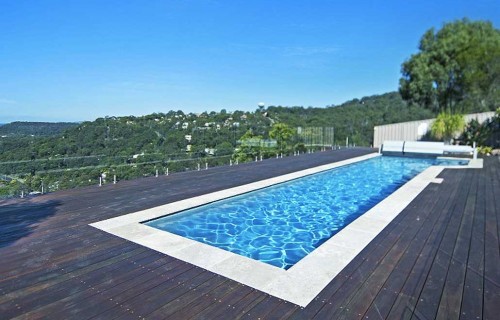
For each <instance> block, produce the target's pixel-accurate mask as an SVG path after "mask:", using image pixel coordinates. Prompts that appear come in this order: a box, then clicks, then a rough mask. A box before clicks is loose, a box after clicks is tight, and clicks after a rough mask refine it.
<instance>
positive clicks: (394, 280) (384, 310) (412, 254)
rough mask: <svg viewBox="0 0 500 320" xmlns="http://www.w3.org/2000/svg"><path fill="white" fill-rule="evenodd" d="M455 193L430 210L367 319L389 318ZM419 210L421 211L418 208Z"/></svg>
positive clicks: (434, 187) (435, 187) (454, 191)
mask: <svg viewBox="0 0 500 320" xmlns="http://www.w3.org/2000/svg"><path fill="white" fill-rule="evenodd" d="M438 190H439V187H438V186H437V185H430V186H429V187H428V189H427V190H426V192H429V193H430V194H433V193H434V192H438ZM455 193H456V189H455V188H454V189H453V190H452V192H451V193H450V197H449V198H448V199H447V201H438V202H437V203H434V205H433V207H432V208H430V210H429V211H430V212H429V213H430V214H429V215H428V216H427V219H426V220H425V224H424V225H423V226H422V228H420V230H419V231H418V232H417V234H416V235H415V238H414V239H413V240H412V241H411V243H410V246H409V247H408V249H407V250H406V251H405V253H404V255H403V256H402V258H401V260H400V261H399V262H398V264H397V265H396V267H395V268H394V269H393V270H392V271H391V274H390V275H389V277H388V280H387V281H386V282H385V283H384V285H383V287H382V289H381V290H380V291H379V292H378V294H377V296H376V297H375V299H374V300H373V301H372V303H371V305H370V307H369V308H368V310H367V312H366V313H365V315H364V317H365V318H370V319H377V318H380V319H384V318H387V316H388V314H389V312H390V310H391V308H392V306H393V304H394V303H395V301H396V300H397V298H398V296H399V294H400V292H401V290H402V288H403V286H404V283H405V282H406V280H407V279H408V277H409V276H410V274H411V270H412V269H413V267H414V265H415V263H416V261H417V260H418V258H419V256H420V254H421V252H422V250H423V248H424V247H425V245H426V244H427V242H428V241H429V239H430V238H432V235H433V234H434V233H435V232H437V231H438V230H439V226H440V225H441V224H442V223H443V222H444V220H445V215H444V214H437V213H439V212H442V210H443V209H444V208H445V207H446V205H447V203H449V201H450V198H452V197H453V196H454V194H455ZM417 208H418V207H417ZM414 209H415V208H414ZM418 210H421V209H420V208H418ZM422 211H423V210H422ZM417 218H419V219H420V216H418V217H417Z"/></svg>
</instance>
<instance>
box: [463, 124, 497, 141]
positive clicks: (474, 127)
mask: <svg viewBox="0 0 500 320" xmlns="http://www.w3.org/2000/svg"><path fill="white" fill-rule="evenodd" d="M490 134H491V131H490V128H489V126H487V125H486V123H479V121H477V120H476V119H472V120H471V121H469V123H468V124H467V126H466V127H465V131H464V132H463V134H462V137H461V139H462V140H464V141H465V143H466V144H468V145H472V144H473V143H474V142H475V143H476V144H477V145H479V146H482V145H484V144H485V143H486V140H487V139H488V137H489V136H490Z"/></svg>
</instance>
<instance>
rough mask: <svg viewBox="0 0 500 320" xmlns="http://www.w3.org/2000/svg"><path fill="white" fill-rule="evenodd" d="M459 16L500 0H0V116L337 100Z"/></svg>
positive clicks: (73, 116)
mask: <svg viewBox="0 0 500 320" xmlns="http://www.w3.org/2000/svg"><path fill="white" fill-rule="evenodd" d="M463 17H468V18H470V19H472V20H477V19H481V20H490V21H491V22H493V24H494V25H495V27H496V28H499V26H500V1H498V0H496V1H493V0H491V1H490V0H476V1H473V0H472V1H464V0H454V1H451V0H446V1H437V0H434V1H428V0H421V1H374V0H373V1H355V0H353V1H321V0H318V1H314V0H309V1H305V0H304V1H293V0H287V1H272V0H267V1H265V0H263V1H260V0H252V1H248V0H246V1H239V0H231V1H229V0H228V1H217V0H199V1H195V0H184V1H174V0H172V1H151V0H149V1H134V0H127V1H123V0H120V1H104V0H98V1H94V0H80V1H71V0H61V1H48V0H31V1H29V0H0V30H1V31H0V123H1V122H10V121H14V120H24V121H80V120H93V119H95V118H97V117H101V116H106V115H110V116H111V115H143V114H148V113H152V112H166V111H168V110H171V109H174V110H178V109H182V110H183V111H185V112H203V111H212V110H214V111H218V110H220V109H222V108H225V109H227V110H229V111H233V110H237V109H238V110H254V109H256V107H257V104H258V103H259V102H265V103H266V105H284V106H295V105H299V106H300V105H302V106H306V107H307V106H314V107H325V106H326V105H330V104H340V103H342V102H344V101H346V100H349V99H352V98H360V97H363V96H369V95H373V94H380V93H385V92H389V91H395V90H397V88H398V80H399V77H400V66H401V63H402V62H403V61H404V60H405V59H407V58H408V57H409V56H410V55H411V54H412V53H415V52H416V51H417V45H418V41H419V39H420V37H421V36H422V34H423V33H424V32H425V31H426V30H428V29H429V28H431V27H436V28H439V27H440V26H442V24H443V23H444V22H449V21H453V20H456V19H461V18H463Z"/></svg>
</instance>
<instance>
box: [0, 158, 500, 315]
mask: <svg viewBox="0 0 500 320" xmlns="http://www.w3.org/2000/svg"><path fill="white" fill-rule="evenodd" d="M370 151H371V150H369V149H348V150H340V151H334V152H321V153H316V154H311V155H303V156H300V157H289V158H283V159H272V160H266V161H263V162H258V163H250V164H245V165H239V166H233V167H225V168H213V169H209V170H207V171H200V172H187V173H182V174H176V175H171V176H168V177H159V178H154V177H152V178H145V179H138V180H134V181H124V182H120V183H118V184H116V185H105V186H103V187H101V188H99V187H97V186H96V187H88V188H83V189H78V190H68V191H62V192H56V193H53V194H48V195H44V196H40V197H36V198H32V199H17V200H8V201H3V202H0V319H11V318H19V319H39V318H46V319H89V318H96V319H140V318H148V319H162V318H167V319H189V318H196V319H198V318H204V319H235V318H246V319H259V318H260V319H344V318H345V319H348V318H349V319H351V318H353V319H356V318H371V319H380V318H382V319H385V318H389V319H400V318H405V319H410V318H414V319H434V318H441V319H458V318H464V319H482V318H484V319H498V315H499V314H500V253H499V237H500V217H499V215H500V161H499V158H498V157H490V158H487V159H485V168H484V169H482V170H478V169H466V170H445V171H444V172H443V173H442V174H441V176H440V177H442V178H444V181H443V183H442V184H431V185H429V186H428V187H427V188H426V189H425V190H424V192H422V193H421V194H420V195H419V196H418V197H417V198H416V199H415V200H414V201H413V202H412V203H411V204H410V205H409V206H408V207H407V208H406V209H405V210H404V211H403V212H402V213H401V214H400V215H399V216H398V217H397V218H396V219H395V220H394V221H393V222H392V223H391V224H390V225H389V226H388V227H387V228H385V229H384V231H383V232H382V233H381V234H379V236H377V238H375V240H373V241H372V243H371V244H370V245H369V246H367V247H366V248H365V249H364V250H363V251H362V252H361V253H360V254H359V255H358V256H357V257H356V258H355V259H354V260H353V261H352V262H351V263H350V264H349V265H348V266H347V267H346V268H345V269H344V270H343V271H342V272H341V273H340V274H339V275H338V276H337V277H336V278H335V279H334V280H333V281H332V282H331V283H330V284H329V285H328V286H327V287H326V288H325V289H324V290H323V291H322V292H321V293H320V294H319V295H318V296H317V297H316V299H315V300H313V301H312V302H311V303H310V304H309V305H308V306H307V307H306V308H301V307H298V306H296V305H294V304H291V303H288V302H285V301H282V300H279V299H277V298H274V297H272V296H269V295H268V294H265V293H262V292H259V291H257V290H255V289H252V288H250V287H247V286H245V285H242V284H240V283H237V282H235V281H232V280H229V279H227V278H224V277H222V276H219V275H216V274H214V273H211V272H208V271H206V270H203V269H201V268H198V267H196V266H193V265H190V264H188V263H185V262H183V261H180V260H177V259H174V258H172V257H169V256H165V255H163V254H161V253H157V252H155V251H152V250H150V249H147V248H144V247H141V246H139V245H137V244H134V243H131V242H128V241H125V240H122V239H120V238H117V237H114V236H112V235H109V234H107V233H105V232H102V231H99V230H97V229H94V228H92V227H90V226H88V224H89V223H92V222H96V221H99V220H102V219H106V218H110V217H114V216H118V215H122V214H126V213H130V212H134V211H137V210H142V209H146V208H150V207H155V206H158V205H161V204H165V203H169V202H172V201H176V200H181V199H184V198H189V197H192V196H197V195H200V194H204V193H207V192H213V191H217V190H222V189H225V188H228V187H232V186H236V185H240V184H244V183H249V182H252V181H256V180H261V179H264V178H269V177H272V176H277V175H281V174H285V173H288V172H292V171H297V170H300V169H304V168H308V167H312V166H317V165H321V164H325V163H329V162H333V161H339V160H343V159H346V158H350V157H354V156H358V155H362V154H366V153H368V152H370Z"/></svg>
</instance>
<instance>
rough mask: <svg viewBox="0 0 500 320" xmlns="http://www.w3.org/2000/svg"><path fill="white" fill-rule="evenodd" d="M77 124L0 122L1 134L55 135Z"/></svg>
mask: <svg viewBox="0 0 500 320" xmlns="http://www.w3.org/2000/svg"><path fill="white" fill-rule="evenodd" d="M76 126H78V123H75V122H27V121H15V122H11V123H7V124H0V135H2V136H55V135H58V134H60V133H62V132H63V131H64V130H66V129H68V128H73V127H76Z"/></svg>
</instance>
